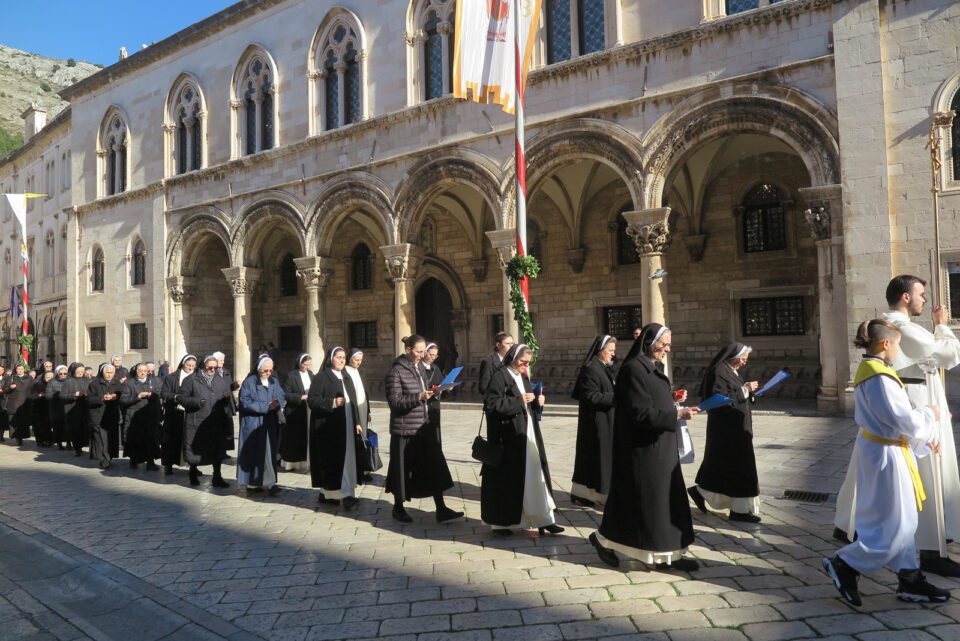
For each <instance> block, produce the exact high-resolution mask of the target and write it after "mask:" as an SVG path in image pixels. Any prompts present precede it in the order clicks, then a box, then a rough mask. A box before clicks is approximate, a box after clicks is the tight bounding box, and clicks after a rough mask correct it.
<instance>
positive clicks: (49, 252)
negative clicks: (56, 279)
mask: <svg viewBox="0 0 960 641" xmlns="http://www.w3.org/2000/svg"><path fill="white" fill-rule="evenodd" d="M44 245H46V249H45V250H44V256H43V258H44V260H43V265H44V269H43V275H44V276H45V277H47V278H50V277H51V276H56V275H57V234H56V232H55V231H54V230H52V229H48V230H47V233H46V234H45V239H44Z"/></svg>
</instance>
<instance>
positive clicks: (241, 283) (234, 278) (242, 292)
mask: <svg viewBox="0 0 960 641" xmlns="http://www.w3.org/2000/svg"><path fill="white" fill-rule="evenodd" d="M220 271H221V272H223V275H224V277H225V278H226V279H227V282H228V283H230V289H231V291H232V292H233V296H234V298H239V297H241V296H250V295H252V294H253V292H254V291H255V290H256V288H257V282H258V281H259V280H260V273H261V272H260V270H259V269H255V268H253V267H226V268H224V269H221V270H220Z"/></svg>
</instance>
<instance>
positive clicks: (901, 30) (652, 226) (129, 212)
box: [0, 0, 960, 409]
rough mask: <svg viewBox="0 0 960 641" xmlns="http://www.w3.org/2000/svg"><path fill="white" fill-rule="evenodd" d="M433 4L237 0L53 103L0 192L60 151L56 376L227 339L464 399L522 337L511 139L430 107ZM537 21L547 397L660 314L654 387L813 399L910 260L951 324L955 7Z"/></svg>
mask: <svg viewBox="0 0 960 641" xmlns="http://www.w3.org/2000/svg"><path fill="white" fill-rule="evenodd" d="M455 1H456V0H379V1H377V2H368V1H362V2H361V1H355V2H342V3H338V4H337V3H334V2H331V1H330V0H260V1H247V2H242V3H239V4H237V5H234V6H232V7H230V8H228V9H225V10H224V11H221V12H220V13H218V14H216V15H214V16H211V17H210V18H208V19H206V20H204V21H202V22H200V23H197V24H195V25H193V26H191V27H189V28H187V29H185V30H184V31H182V32H180V33H178V34H175V35H174V36H172V37H171V38H169V39H167V40H164V41H162V42H159V43H156V44H155V45H152V46H151V47H149V48H147V49H145V50H143V51H140V52H137V53H135V54H133V55H131V56H130V57H128V58H125V59H123V60H121V61H119V62H118V63H117V64H115V65H113V66H111V67H108V68H106V69H104V70H102V71H100V72H99V73H97V74H94V75H93V76H91V77H89V78H87V79H86V80H83V81H81V82H79V83H77V84H76V85H74V86H72V87H70V88H68V89H67V90H65V91H64V92H63V93H62V95H63V96H64V97H65V98H66V99H68V100H69V101H70V103H71V106H70V111H69V114H68V115H67V116H65V117H58V119H57V121H58V122H57V123H53V125H51V126H48V127H47V129H44V130H43V131H42V132H41V134H38V135H37V137H36V138H37V142H34V139H31V141H30V143H28V145H27V146H26V148H25V149H24V150H21V151H20V152H17V153H16V154H14V158H13V159H12V160H10V159H8V161H7V162H5V163H4V166H3V167H2V168H0V185H2V186H4V187H6V186H7V185H6V184H5V182H4V181H5V180H8V181H12V182H11V184H12V185H13V186H15V187H16V189H21V188H22V189H26V186H25V183H24V182H23V181H24V180H28V178H27V175H28V174H29V175H30V176H33V175H37V176H39V175H41V174H42V172H41V168H42V167H43V166H44V163H45V162H46V160H45V159H47V158H48V157H50V158H53V157H55V156H56V153H58V152H54V151H53V150H54V149H56V145H57V144H59V145H64V146H65V147H66V148H67V149H66V150H65V151H67V152H68V153H69V156H68V165H69V169H68V175H69V177H70V178H69V181H68V183H69V189H68V190H67V191H66V192H62V193H67V194H69V197H70V202H69V203H61V202H60V201H59V200H58V201H57V202H55V203H52V204H50V207H49V211H47V209H44V210H43V211H42V212H39V213H40V214H41V215H40V216H37V218H38V219H41V220H43V221H44V222H43V224H44V228H43V230H40V228H39V227H38V228H37V231H36V232H34V233H35V237H34V245H36V243H37V241H38V240H39V239H40V238H44V239H45V234H46V233H47V231H48V228H47V225H48V224H49V225H50V227H49V229H52V228H53V223H48V222H47V221H48V220H49V219H50V218H51V217H52V216H54V215H56V216H57V218H55V219H54V220H55V221H56V224H58V225H62V224H64V223H65V224H66V243H65V246H66V249H67V257H66V265H67V266H66V270H65V272H66V273H65V275H64V279H65V281H66V282H65V287H64V286H63V284H61V285H60V286H61V289H62V290H63V289H65V292H62V291H61V290H57V291H61V295H65V298H66V307H67V309H68V310H69V314H67V315H66V317H67V322H66V328H65V338H64V341H63V343H64V344H65V345H66V349H65V351H66V352H67V353H68V354H69V355H70V358H71V359H74V358H76V359H79V360H83V361H89V362H98V361H99V360H103V358H104V357H105V356H108V355H109V354H112V353H122V354H124V355H125V356H126V358H127V360H130V361H135V360H139V359H140V358H145V357H167V358H170V359H172V360H175V359H176V358H178V357H179V356H181V355H182V354H184V353H186V352H187V351H190V352H192V353H196V354H203V353H207V352H211V351H213V350H215V349H220V350H221V351H224V352H226V353H227V354H228V358H229V359H230V361H231V362H232V363H234V366H235V369H236V370H238V371H241V372H242V371H246V370H247V369H248V368H249V367H250V362H251V353H253V354H254V356H255V353H256V352H257V351H258V350H259V349H261V348H267V349H271V350H275V351H276V352H278V353H279V354H280V355H281V361H282V362H281V363H279V364H278V365H279V366H280V368H281V369H284V368H285V367H286V368H290V367H291V366H292V363H293V361H294V359H295V358H296V357H297V355H298V354H299V353H300V352H301V351H307V352H311V353H313V354H315V355H317V354H319V353H321V352H322V350H323V349H324V348H325V347H327V348H329V347H331V346H333V345H343V346H357V347H360V348H362V349H363V350H364V351H365V353H366V360H367V367H368V378H369V379H370V380H371V381H372V382H373V383H374V386H375V387H376V386H377V384H378V383H379V381H381V380H382V378H383V377H382V374H383V372H384V371H385V369H386V367H387V366H388V365H389V363H390V362H391V361H392V360H393V358H394V357H395V356H396V354H397V352H398V345H397V339H398V338H399V337H400V336H403V335H405V334H408V333H412V332H414V331H416V332H417V333H421V334H424V335H426V336H427V337H428V338H430V339H431V340H433V341H435V342H437V343H438V344H439V345H440V347H441V349H442V352H443V356H442V358H444V359H445V361H444V362H445V363H446V364H452V363H454V362H459V363H461V364H464V365H466V366H467V367H468V375H467V378H468V382H467V384H466V386H465V388H466V391H467V392H470V391H472V389H473V388H474V387H475V379H473V378H472V376H471V374H470V373H469V372H470V371H471V370H473V369H475V368H474V365H475V364H476V363H477V362H478V361H479V360H480V358H481V357H482V356H483V355H484V354H486V353H487V352H489V350H490V348H491V345H492V337H493V335H494V333H495V332H496V331H498V330H499V329H500V328H501V327H506V328H508V329H510V328H511V327H513V329H514V331H515V323H513V321H512V320H511V316H512V315H511V312H510V311H509V303H508V302H507V300H506V296H505V279H504V276H503V272H502V264H503V261H504V260H506V259H508V258H509V256H510V254H511V251H512V248H511V243H512V238H513V231H512V229H513V227H514V198H515V196H514V167H513V157H512V151H513V140H512V137H513V132H512V121H511V119H510V118H509V117H507V116H505V115H504V114H502V113H500V112H499V111H498V110H497V109H496V108H494V107H485V106H481V105H476V104H472V103H463V102H459V101H456V100H454V99H453V98H452V97H451V96H450V95H449V93H450V84H451V65H452V60H451V58H452V55H453V39H454V29H455V25H454V15H455ZM541 10H542V11H543V16H542V20H541V30H540V37H539V40H538V43H537V50H536V52H535V57H534V67H535V68H534V69H533V70H532V71H531V73H530V76H529V87H528V91H527V105H526V113H527V118H528V120H527V156H528V168H527V174H528V193H529V196H528V218H529V222H528V243H529V245H530V251H531V252H532V253H533V254H535V255H536V256H537V257H538V258H540V259H541V262H542V265H543V272H542V274H541V276H540V277H539V278H538V279H537V280H536V281H534V282H533V284H532V287H531V298H532V307H533V309H532V312H533V318H534V324H535V326H536V328H537V331H538V338H539V339H540V342H541V345H542V348H543V351H542V354H541V357H540V362H539V363H538V377H542V378H543V379H544V380H545V381H546V383H547V389H548V390H549V391H551V392H552V393H553V394H554V395H557V394H560V395H563V394H566V393H567V392H568V391H569V390H570V388H571V386H572V383H573V380H572V379H573V376H574V373H575V370H576V367H577V365H578V364H579V361H580V359H581V358H582V353H583V351H584V350H585V349H586V347H587V345H588V344H589V342H590V340H591V339H592V337H593V335H595V334H599V333H610V334H615V335H617V336H618V337H620V338H627V337H629V335H630V334H631V332H632V329H633V327H634V326H637V325H639V324H640V323H642V322H647V321H650V320H661V321H666V322H667V323H668V324H669V325H670V326H671V327H672V328H673V330H674V346H675V349H674V353H673V357H672V358H673V360H672V363H671V366H672V371H673V374H674V378H675V380H676V381H677V382H679V383H681V384H691V383H693V382H695V381H696V380H698V379H699V376H700V372H701V371H702V368H703V366H704V365H705V363H706V362H707V361H708V360H709V358H710V357H711V356H712V354H713V353H714V352H715V351H716V349H717V348H718V346H719V345H720V344H722V343H724V342H726V341H729V340H740V341H743V342H746V343H748V344H751V345H753V346H754V347H755V348H756V352H755V355H754V358H753V359H752V363H751V366H752V369H753V371H752V372H751V374H752V375H755V376H756V377H758V378H764V377H765V376H766V375H768V374H770V373H772V372H774V371H776V370H777V369H778V368H780V367H783V366H789V367H790V368H791V369H792V371H793V373H794V376H793V378H792V379H791V381H790V383H789V384H788V385H785V386H784V388H783V389H782V390H781V391H780V393H781V394H782V395H785V396H788V397H796V398H801V399H814V398H817V399H818V401H819V403H820V405H821V406H822V407H824V408H828V409H838V408H840V407H841V406H842V405H843V399H844V390H845V388H846V387H847V382H848V381H849V379H850V371H851V363H854V364H855V362H856V360H855V359H856V354H855V353H854V352H852V351H851V350H852V348H851V347H850V339H851V337H852V334H853V332H854V331H855V328H856V325H857V324H858V323H859V322H860V321H861V320H864V319H866V318H871V317H873V316H875V315H876V314H877V312H878V311H879V310H882V309H883V308H884V307H885V305H884V303H883V289H884V287H885V285H886V282H887V280H888V278H889V277H890V276H891V275H892V274H894V273H900V272H914V273H918V274H920V275H922V276H929V275H930V274H931V268H932V267H935V269H937V270H938V273H939V274H940V276H941V280H942V282H943V284H944V289H945V295H946V302H947V304H950V305H951V309H952V312H953V313H952V316H954V317H960V235H958V233H957V232H958V223H960V216H958V212H957V209H958V206H960V162H954V155H953V151H952V150H953V144H954V141H957V142H958V143H960V135H955V132H957V131H958V128H957V127H954V126H953V124H952V122H951V121H950V118H949V116H947V115H940V116H937V114H948V113H949V112H950V111H951V110H952V109H954V108H955V107H956V106H957V90H958V88H960V60H958V53H957V52H958V50H960V5H957V4H956V3H953V2H950V1H949V0H911V1H910V2H900V1H885V2H880V0H839V1H838V0H781V1H779V2H770V1H768V0H760V1H759V2H758V1H757V0H703V1H701V2H698V1H687V2H679V3H678V2H675V1H668V0H655V1H647V2H641V1H640V0H544V2H543V3H542V8H541ZM935 116H936V117H935ZM934 121H936V122H937V123H938V124H937V126H935V127H934V129H933V132H934V134H935V136H937V137H938V139H942V144H941V146H940V147H939V150H938V154H939V156H938V160H939V161H940V162H941V163H942V167H941V168H940V174H941V175H940V176H939V179H940V181H941V184H942V187H943V189H942V194H941V196H940V239H941V245H942V247H943V250H944V251H943V253H942V261H941V264H940V265H936V266H933V263H932V262H931V255H932V252H931V250H932V248H933V236H934V223H933V221H934V216H933V206H932V201H931V191H930V186H931V176H932V169H931V167H932V163H931V156H930V151H929V150H928V149H926V148H925V145H926V143H927V139H928V134H929V133H930V131H931V123H932V122H934ZM54 125H56V126H54ZM48 129H49V130H50V131H48ZM58 136H61V137H59V138H58ZM31 154H32V155H31ZM28 158H30V159H31V160H28ZM38 159H39V160H38ZM38 162H39V164H37V163H38ZM28 163H32V164H29V167H28ZM13 165H16V167H15V168H11V167H12V166H13ZM6 177H10V178H9V179H8V178H6ZM42 205H43V203H38V204H37V205H36V206H37V207H41V206H42ZM58 207H59V208H60V209H57V208H58ZM38 224H39V222H38ZM3 225H4V226H5V227H6V226H7V225H9V221H4V222H3ZM57 230H58V233H61V232H60V227H57ZM4 231H6V229H4ZM57 238H60V236H57ZM55 240H56V239H55ZM43 242H45V240H44V241H43ZM5 248H6V236H4V239H3V244H0V252H2V251H4V249H5ZM661 268H662V269H664V270H665V271H666V276H661V277H658V278H651V276H652V275H654V274H655V272H656V271H657V270H658V269H661ZM955 272H957V273H956V274H955ZM661 273H662V272H661ZM954 279H957V280H956V282H955V281H954ZM54 283H55V281H54ZM51 287H54V289H55V288H56V287H55V285H51ZM951 292H952V293H953V294H955V298H956V301H954V300H953V299H951V298H950V297H949V294H950V293H951ZM57 318H59V317H57ZM51 322H52V329H51V332H53V333H54V334H56V332H57V331H60V330H59V329H58V328H59V327H60V326H59V325H57V319H56V318H55V319H54V320H53V321H51ZM958 322H960V321H958ZM8 324H9V323H8ZM56 340H57V339H56V338H55V339H54V342H56ZM625 348H626V345H623V346H622V347H621V350H622V351H623V350H624V349H625ZM55 349H60V348H59V347H55Z"/></svg>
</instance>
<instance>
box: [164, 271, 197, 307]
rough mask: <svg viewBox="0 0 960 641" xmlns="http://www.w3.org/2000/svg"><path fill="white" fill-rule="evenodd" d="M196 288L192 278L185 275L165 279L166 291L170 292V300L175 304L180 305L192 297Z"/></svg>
mask: <svg viewBox="0 0 960 641" xmlns="http://www.w3.org/2000/svg"><path fill="white" fill-rule="evenodd" d="M196 291H197V288H196V284H195V282H194V279H193V278H189V277H186V276H171V277H170V278H168V279H167V292H169V294H170V300H172V301H173V302H174V303H175V304H177V305H182V304H183V303H184V302H185V301H187V300H189V299H190V298H193V296H194V295H195V294H196Z"/></svg>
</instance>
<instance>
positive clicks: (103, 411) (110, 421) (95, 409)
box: [86, 378, 123, 430]
mask: <svg viewBox="0 0 960 641" xmlns="http://www.w3.org/2000/svg"><path fill="white" fill-rule="evenodd" d="M122 391H123V385H121V384H120V381H118V380H117V379H116V378H113V379H111V380H110V381H103V380H100V379H99V378H94V379H93V380H92V381H90V385H89V386H88V387H87V400H86V404H87V420H88V421H89V423H90V425H92V426H95V427H99V428H101V429H105V430H118V429H119V428H120V393H121V392H122ZM107 394H116V395H117V397H116V398H115V399H113V400H111V401H105V400H103V397H104V396H106V395H107Z"/></svg>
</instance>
